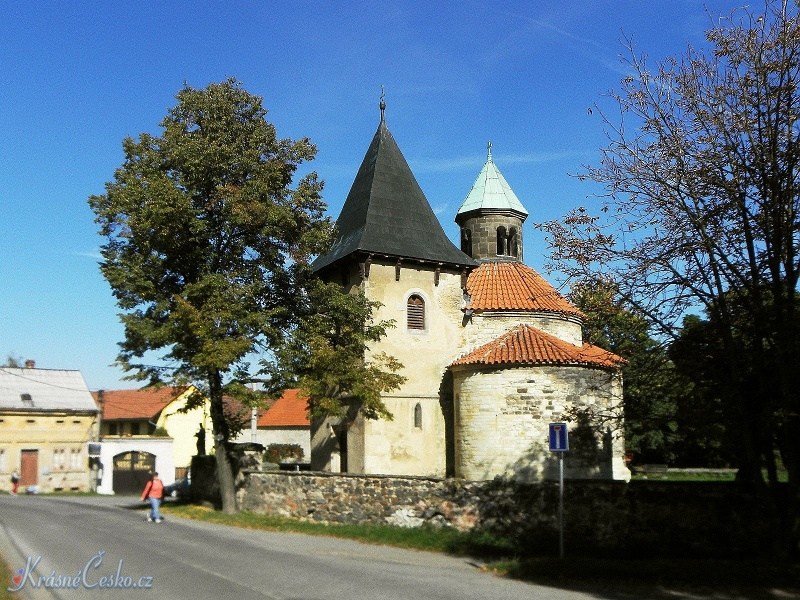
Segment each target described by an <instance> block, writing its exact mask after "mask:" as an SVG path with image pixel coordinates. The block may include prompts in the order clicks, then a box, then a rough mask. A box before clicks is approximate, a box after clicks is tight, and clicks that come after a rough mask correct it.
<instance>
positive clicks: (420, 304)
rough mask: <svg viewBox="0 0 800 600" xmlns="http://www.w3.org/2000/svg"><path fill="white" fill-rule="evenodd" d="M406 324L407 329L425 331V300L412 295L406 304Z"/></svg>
mask: <svg viewBox="0 0 800 600" xmlns="http://www.w3.org/2000/svg"><path fill="white" fill-rule="evenodd" d="M406 322H407V327H408V328H409V329H416V330H424V329H425V300H423V299H422V296H418V295H417V294H412V295H411V296H409V297H408V302H406Z"/></svg>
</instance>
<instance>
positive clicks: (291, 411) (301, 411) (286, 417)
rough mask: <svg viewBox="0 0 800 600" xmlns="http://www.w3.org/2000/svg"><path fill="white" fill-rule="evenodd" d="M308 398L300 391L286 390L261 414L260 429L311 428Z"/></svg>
mask: <svg viewBox="0 0 800 600" xmlns="http://www.w3.org/2000/svg"><path fill="white" fill-rule="evenodd" d="M310 425H311V423H310V422H309V420H308V398H306V397H305V396H303V395H302V394H301V393H300V390H295V389H292V390H286V391H285V392H283V396H281V397H280V398H278V399H277V400H275V403H274V404H273V405H272V406H270V407H269V408H268V409H267V410H266V411H264V412H259V415H258V426H259V427H309V426H310Z"/></svg>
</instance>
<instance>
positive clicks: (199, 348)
mask: <svg viewBox="0 0 800 600" xmlns="http://www.w3.org/2000/svg"><path fill="white" fill-rule="evenodd" d="M161 128H162V131H161V133H160V134H159V135H151V134H149V133H143V134H141V135H140V136H139V137H138V139H132V138H127V139H125V140H124V142H123V148H124V152H125V161H124V163H123V164H122V166H121V167H119V168H118V169H117V170H116V172H115V173H114V179H113V181H111V182H109V183H107V184H106V187H105V193H104V194H101V195H97V196H92V197H91V198H90V199H89V204H90V206H91V208H92V210H93V211H94V212H95V214H96V222H97V223H98V224H99V226H100V233H101V234H102V235H103V236H104V237H105V238H106V242H105V243H104V245H103V246H102V256H103V261H102V262H101V270H102V273H103V275H104V276H105V278H106V279H107V280H108V282H109V284H110V286H111V289H112V291H113V293H114V296H115V297H116V300H117V303H118V305H119V307H120V308H121V309H122V311H123V312H122V314H121V319H122V322H123V324H124V328H125V339H124V341H122V342H121V343H120V346H121V350H120V353H119V357H118V362H119V364H120V365H121V366H122V367H123V368H124V369H126V370H127V371H129V372H131V374H130V378H132V379H136V380H141V381H147V382H148V383H149V384H158V383H161V382H195V383H198V384H200V385H202V388H203V390H204V391H205V393H206V394H207V396H208V398H209V400H210V403H211V419H212V422H213V427H214V432H213V434H214V441H215V455H216V464H217V472H218V477H219V484H220V490H221V495H222V508H223V510H224V511H225V512H234V511H235V510H236V499H235V494H234V480H233V470H232V465H231V462H230V458H229V454H228V452H227V450H228V446H229V440H230V438H231V430H230V425H229V423H228V422H227V420H226V418H225V410H224V404H223V394H224V393H226V392H230V393H236V392H237V391H242V390H243V386H242V383H243V378H246V376H247V369H248V362H247V357H248V355H250V354H251V353H253V352H265V351H268V350H270V349H272V348H275V347H277V346H278V345H279V344H280V343H281V341H282V338H283V334H284V332H285V330H286V327H287V326H288V325H289V324H290V323H291V322H292V321H293V316H294V310H295V308H294V307H295V306H297V298H298V295H299V294H300V293H301V289H300V288H301V287H302V286H301V285H300V284H299V281H300V280H301V279H303V277H304V276H305V273H307V271H308V261H309V258H310V257H311V256H312V255H314V254H317V253H319V252H320V251H321V250H322V249H323V248H324V247H325V244H327V243H328V242H329V239H330V232H331V224H330V222H329V220H328V219H327V218H325V217H324V214H323V213H324V210H325V205H324V203H323V202H322V200H321V197H320V192H321V189H322V183H321V182H320V181H318V179H317V176H316V174H315V173H313V172H312V173H309V174H307V175H305V176H303V177H302V178H300V179H299V180H298V181H297V182H296V183H295V184H294V185H293V179H294V178H295V176H296V173H297V170H298V167H299V166H300V165H301V164H302V163H304V162H305V161H310V160H312V159H313V158H314V156H315V153H316V149H315V147H314V145H313V144H312V143H311V142H310V141H309V140H308V139H306V138H303V139H299V140H290V139H280V138H278V137H277V134H276V131H275V127H274V126H273V125H272V124H271V123H269V122H268V121H267V120H266V110H265V109H264V108H263V106H262V99H261V98H259V97H257V96H254V95H252V94H250V93H248V92H247V91H246V90H244V89H243V87H242V85H241V84H240V83H239V82H238V81H236V80H234V79H229V80H226V81H223V82H221V83H215V84H211V85H209V86H208V87H206V88H203V89H195V88H192V87H190V86H188V85H186V86H184V88H183V89H181V90H180V91H179V92H178V94H177V104H176V105H175V106H174V107H173V108H171V109H170V110H169V111H168V113H167V115H166V117H165V118H164V119H163V121H162V122H161ZM152 352H155V355H154V354H151V353H152ZM153 356H155V357H156V358H153Z"/></svg>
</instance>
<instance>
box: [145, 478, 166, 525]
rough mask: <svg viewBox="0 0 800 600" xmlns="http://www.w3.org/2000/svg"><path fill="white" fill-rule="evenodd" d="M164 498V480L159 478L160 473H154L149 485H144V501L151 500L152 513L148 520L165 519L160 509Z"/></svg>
mask: <svg viewBox="0 0 800 600" xmlns="http://www.w3.org/2000/svg"><path fill="white" fill-rule="evenodd" d="M163 499H164V482H162V481H161V480H160V479H159V478H158V473H153V476H152V477H151V478H150V481H148V482H147V485H146V486H144V491H143V492H142V502H144V501H149V502H150V514H149V515H148V517H147V520H148V521H150V522H152V521H155V522H156V523H161V521H163V520H164V519H162V518H161V512H160V511H159V506H161V501H162V500H163Z"/></svg>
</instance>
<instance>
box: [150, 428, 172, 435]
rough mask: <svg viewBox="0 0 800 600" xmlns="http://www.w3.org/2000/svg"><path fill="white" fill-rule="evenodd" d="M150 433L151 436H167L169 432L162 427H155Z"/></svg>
mask: <svg viewBox="0 0 800 600" xmlns="http://www.w3.org/2000/svg"><path fill="white" fill-rule="evenodd" d="M152 435H153V437H169V432H168V431H167V430H166V429H165V428H164V427H156V428H155V429H154V430H153V433H152Z"/></svg>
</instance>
